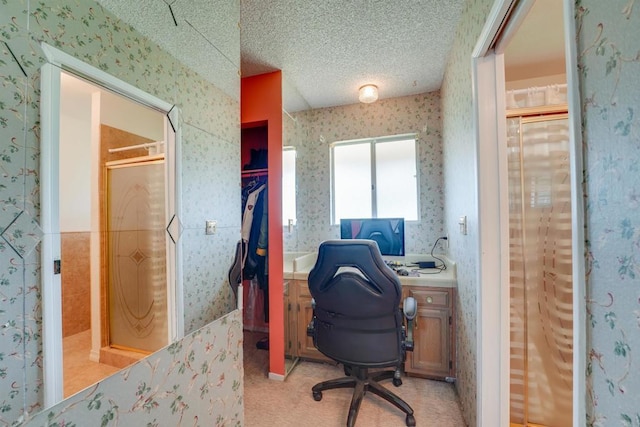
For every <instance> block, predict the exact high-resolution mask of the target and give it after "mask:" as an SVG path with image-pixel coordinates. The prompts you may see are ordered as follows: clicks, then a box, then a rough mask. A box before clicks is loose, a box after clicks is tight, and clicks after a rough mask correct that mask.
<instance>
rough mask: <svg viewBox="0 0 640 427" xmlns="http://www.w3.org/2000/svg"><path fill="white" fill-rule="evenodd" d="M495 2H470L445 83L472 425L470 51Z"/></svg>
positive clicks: (448, 215)
mask: <svg viewBox="0 0 640 427" xmlns="http://www.w3.org/2000/svg"><path fill="white" fill-rule="evenodd" d="M492 4H493V1H492V0H477V1H476V0H470V1H467V3H466V5H465V7H464V9H463V12H462V18H461V21H460V23H459V24H458V29H457V31H456V37H455V40H454V43H453V48H452V51H451V53H450V54H449V63H448V65H447V68H446V70H445V76H444V81H443V83H442V89H441V93H442V121H443V136H442V139H443V157H444V162H443V163H444V165H443V170H444V194H445V197H444V222H445V227H446V229H448V230H450V231H451V230H455V232H450V234H449V239H450V242H449V256H450V257H451V258H452V259H454V260H455V261H456V263H457V264H456V273H457V276H458V292H457V294H456V297H457V301H456V357H457V361H456V389H457V391H458V395H459V397H460V404H461V407H462V411H463V414H464V418H465V420H466V422H467V424H468V425H469V426H475V425H477V421H476V398H477V388H476V385H477V376H476V360H477V354H476V349H477V345H478V340H477V322H478V313H477V291H476V289H477V287H478V283H477V280H476V271H477V260H478V253H477V251H478V242H479V240H478V239H479V236H478V227H477V224H478V218H477V211H478V202H477V199H476V186H477V181H476V169H477V168H476V156H475V145H474V144H475V142H474V141H475V130H474V126H473V109H472V107H473V104H472V102H471V100H472V99H473V98H472V82H471V65H470V64H471V52H472V51H473V48H474V47H475V44H476V42H477V40H478V37H479V36H480V32H481V31H482V28H483V27H484V24H485V20H486V18H487V15H488V14H489V11H490V9H491V6H492ZM461 215H466V216H467V230H468V231H467V235H461V234H460V233H458V232H457V227H458V226H457V223H458V218H459V217H460V216H461Z"/></svg>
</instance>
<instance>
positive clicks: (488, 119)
mask: <svg viewBox="0 0 640 427" xmlns="http://www.w3.org/2000/svg"><path fill="white" fill-rule="evenodd" d="M536 7H539V8H541V9H542V11H543V12H544V15H543V18H542V19H543V20H545V21H544V22H546V23H547V24H549V23H550V22H551V20H552V19H553V22H554V23H555V24H553V25H552V26H553V28H557V29H558V30H559V32H560V34H561V35H562V37H563V39H562V40H561V41H560V43H559V45H560V48H559V50H560V53H561V55H562V57H563V58H562V61H563V62H562V64H561V65H562V66H561V73H563V74H564V76H563V78H566V85H565V86H564V87H565V88H566V92H565V93H566V98H565V100H564V103H565V105H564V106H562V107H561V106H558V105H553V106H552V107H550V108H546V107H548V106H547V105H546V104H548V103H547V102H546V101H547V100H553V102H551V104H559V102H557V101H558V98H559V97H558V92H559V89H560V85H559V83H562V82H556V81H546V82H545V81H542V80H545V78H548V77H549V76H550V75H551V74H556V73H548V72H546V74H545V71H543V70H544V69H545V66H543V65H545V64H542V63H541V62H540V63H539V64H538V65H539V66H537V65H536V64H535V63H534V64H528V65H526V67H525V68H528V69H529V70H535V71H542V74H539V75H538V76H534V75H530V76H528V77H526V78H522V79H521V80H527V79H528V81H526V82H524V81H523V82H522V83H523V84H525V86H524V87H520V88H514V87H510V86H509V85H510V83H511V80H514V79H512V78H509V77H508V76H509V73H510V70H509V68H508V67H509V66H510V65H513V64H509V63H508V62H509V61H510V58H509V57H508V49H509V45H510V43H511V42H512V41H513V40H514V39H516V38H517V37H519V36H524V37H525V38H527V39H528V41H529V42H533V43H532V47H531V48H530V49H527V48H522V47H520V48H519V53H520V54H522V55H523V56H525V57H526V56H528V57H529V59H530V58H531V57H533V56H534V54H535V53H536V52H538V54H542V55H544V54H547V55H548V54H549V52H546V51H545V49H548V47H546V45H545V37H546V36H547V35H548V33H549V31H546V30H542V29H543V28H546V26H544V25H542V26H541V25H539V24H538V27H537V28H535V31H534V32H528V34H527V33H526V28H527V27H526V25H525V23H526V21H527V20H528V19H530V18H531V17H533V16H535V15H536V11H535V8H536ZM532 11H533V13H531V12H532ZM557 13H560V16H559V17H558V16H554V17H553V18H550V14H557ZM573 16H574V14H573V4H572V2H569V1H564V2H562V3H560V2H550V1H548V0H522V1H512V0H499V1H496V2H495V4H494V7H493V9H492V11H491V13H490V16H489V18H488V20H487V24H486V25H485V28H484V30H483V32H482V35H481V37H480V39H479V40H478V43H477V45H476V48H475V49H474V52H473V55H472V57H473V74H474V108H475V110H476V123H475V124H476V128H477V129H478V147H477V156H478V188H479V193H478V205H479V213H478V215H479V220H480V224H479V227H480V229H481V230H482V233H481V234H482V236H481V238H480V254H481V256H480V260H479V262H480V264H481V265H482V268H480V269H479V271H480V274H479V283H480V290H479V295H480V298H479V317H480V319H481V320H480V325H479V328H478V330H479V344H478V345H479V348H478V360H479V362H478V364H479V372H480V373H479V379H478V424H481V425H503V426H507V425H527V426H533V425H539V424H538V423H541V425H550V424H551V422H550V420H549V419H548V418H547V419H544V418H538V417H537V414H536V408H535V406H536V398H535V393H539V392H540V390H541V388H545V387H546V389H545V390H544V393H546V395H545V397H544V398H545V399H546V400H547V401H548V402H553V406H557V407H559V408H561V409H560V411H561V412H562V417H561V419H558V420H559V422H560V424H556V421H557V420H553V421H554V422H553V425H581V422H582V420H584V409H585V408H584V402H582V401H581V400H582V399H581V397H582V396H584V394H585V384H584V375H583V373H584V367H585V359H586V355H585V352H586V349H585V347H584V343H585V340H584V319H585V313H584V289H581V287H580V286H579V285H580V283H582V281H583V279H584V259H583V257H582V255H583V253H584V238H583V234H582V229H583V227H582V223H583V219H584V215H583V213H582V192H581V186H580V183H581V182H582V168H581V146H580V133H579V129H580V109H579V102H578V91H577V84H578V79H577V67H576V65H575V58H576V55H575V53H574V52H575V45H574V43H573V42H571V41H573V40H575V37H574V33H575V30H574V22H573ZM564 40H567V41H569V42H568V43H565V42H564ZM541 76H542V77H543V79H542V80H536V79H537V78H540V77H541ZM565 76H566V77H565ZM516 80H517V79H516ZM534 87H541V88H542V90H533V89H532V88H534ZM506 89H510V90H514V91H516V92H511V93H509V91H507V90H506ZM517 91H519V93H518V92H517ZM511 95H522V96H523V97H524V98H523V99H519V100H517V99H513V98H512V97H511ZM540 100H542V110H545V108H546V111H536V109H537V108H540V105H539V104H538V101H540ZM520 102H522V105H520ZM517 109H522V111H521V114H515V115H513V117H516V119H510V120H516V122H515V123H514V122H511V123H508V122H507V113H509V112H510V111H511V110H517ZM524 110H527V111H524ZM563 112H564V113H565V114H566V115H565V116H546V117H545V115H547V114H562V113H563ZM558 124H560V125H559V129H560V131H559V133H560V137H558V135H556V134H555V132H556V130H557V129H555V127H557V125H558ZM549 127H551V128H554V129H549ZM510 130H511V134H510V133H509V131H510ZM508 135H510V136H511V137H512V138H513V141H515V140H518V143H517V144H512V145H508V144H507V141H508ZM531 135H534V136H533V139H535V140H539V139H542V140H543V141H542V142H541V144H537V143H531ZM549 138H551V139H553V140H554V142H553V143H552V144H551V145H549V144H548V142H549V141H548V139H549ZM523 140H528V141H523ZM544 140H546V141H544ZM556 142H560V143H561V144H565V145H564V146H563V147H561V148H558V147H556V146H555V145H554V144H555V143H556ZM525 147H526V148H525ZM556 154H558V156H556ZM525 157H527V161H524V162H523V159H524V158H525ZM510 160H511V161H513V163H514V164H517V165H518V166H517V167H515V168H514V167H511V168H510V165H509V161H510ZM530 161H533V165H534V166H536V168H534V169H539V168H538V166H540V165H543V164H545V163H546V165H547V166H549V167H550V168H549V169H547V170H546V171H543V172H541V173H539V174H535V173H534V174H531V170H530V169H527V171H526V172H524V169H523V168H527V166H526V164H527V163H530ZM511 166H513V165H511ZM560 170H562V172H561V173H557V172H558V171H560ZM537 172H540V171H539V170H538V171H537ZM562 174H564V175H563V176H562V177H560V175H562ZM510 178H511V181H512V182H511V184H515V185H514V186H510V185H509V184H510ZM556 178H558V180H557V181H556ZM560 184H561V185H560ZM495 189H499V191H498V192H497V193H498V194H497V195H495V194H490V192H492V191H493V192H495ZM555 190H560V192H559V193H554V191H555ZM556 202H557V204H556ZM531 208H533V210H534V211H536V212H535V213H532V212H531V210H530V209H531ZM536 215H538V216H537V221H538V222H537V224H535V226H532V227H531V228H533V229H535V232H537V233H538V234H537V235H536V234H531V231H533V230H531V229H529V228H530V227H529V225H527V223H526V221H523V218H527V217H528V218H531V219H534V218H536ZM517 216H520V217H521V218H517ZM534 222H535V220H534ZM514 224H518V225H517V226H514ZM567 225H568V226H567ZM545 230H546V231H545ZM559 230H561V232H560V231H559ZM540 231H543V233H542V236H543V237H544V235H547V236H549V239H547V240H544V239H538V237H539V236H540V233H539V232H540ZM518 239H520V240H521V241H520V242H517V240H518ZM525 242H528V243H529V244H527V243H525ZM538 243H541V244H538ZM528 246H535V247H536V250H537V252H536V253H535V254H534V255H531V254H525V253H524V251H523V249H524V248H525V247H528ZM494 248H495V249H494ZM485 249H487V250H485ZM517 255H522V257H520V258H518V257H517ZM540 266H542V267H541V268H538V267H540ZM556 268H559V270H555V269H556ZM518 269H519V270H518ZM524 270H527V271H526V272H525V271H524ZM528 274H530V275H529V276H528ZM517 276H522V280H521V283H522V284H523V285H522V286H520V287H517V286H515V287H514V286H513V284H514V283H515V282H517V280H514V279H517V278H518V277H517ZM556 279H562V280H556ZM496 283H499V286H496V285H495V284H496ZM558 290H560V292H559V293H558V294H553V295H552V294H551V293H548V294H547V292H555V291H558ZM549 296H552V297H553V298H548V297H549ZM538 303H539V304H538ZM534 308H535V310H534ZM535 311H537V314H536V313H535ZM527 319H528V320H529V321H530V323H529V324H528V326H527ZM551 319H553V320H551ZM496 331H498V333H496ZM536 331H537V332H540V331H542V334H541V335H540V334H536V336H535V338H533V337H532V335H531V333H532V332H536ZM523 338H524V339H523ZM518 343H519V344H518ZM540 353H547V354H544V356H550V357H549V359H550V360H551V361H550V362H549V360H547V361H546V362H543V361H542V359H541V358H538V356H539V355H540ZM550 353H553V354H550ZM532 359H536V360H534V361H532ZM536 366H537V367H538V368H540V374H541V375H542V376H541V377H538V376H536V375H537V373H536V374H533V376H532V375H531V369H533V368H536ZM515 371H518V372H516V373H515V374H514V372H515ZM534 377H535V380H532V378H534ZM542 377H546V378H542ZM550 377H553V378H550ZM496 378H499V381H496V380H495V379H496ZM541 378H542V379H541ZM536 380H539V381H538V384H536ZM554 381H560V384H556V383H553V382H554ZM554 384H555V385H554ZM536 385H538V386H540V387H541V388H539V389H538V390H537V391H533V389H532V388H531V387H529V386H536ZM534 389H535V387H534ZM518 390H519V391H521V392H522V393H519V397H515V395H518V393H517V391H518ZM514 392H515V393H514ZM552 392H555V393H556V394H555V395H551V393H552ZM492 396H498V398H497V399H493V398H492ZM518 399H519V400H518Z"/></svg>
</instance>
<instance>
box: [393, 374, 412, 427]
mask: <svg viewBox="0 0 640 427" xmlns="http://www.w3.org/2000/svg"><path fill="white" fill-rule="evenodd" d="M393 385H394V386H396V387H400V386H401V385H402V380H401V379H400V378H394V379H393ZM407 425H409V424H407Z"/></svg>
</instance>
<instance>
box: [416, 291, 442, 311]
mask: <svg viewBox="0 0 640 427" xmlns="http://www.w3.org/2000/svg"><path fill="white" fill-rule="evenodd" d="M410 294H411V296H412V297H414V298H415V299H416V301H417V302H418V308H421V307H449V303H450V301H449V295H450V293H449V292H448V291H435V290H415V289H412V290H411V291H410Z"/></svg>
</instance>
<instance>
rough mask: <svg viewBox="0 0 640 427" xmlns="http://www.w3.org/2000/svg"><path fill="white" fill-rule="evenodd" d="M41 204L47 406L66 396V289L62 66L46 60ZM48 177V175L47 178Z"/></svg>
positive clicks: (42, 78) (42, 79) (42, 74)
mask: <svg viewBox="0 0 640 427" xmlns="http://www.w3.org/2000/svg"><path fill="white" fill-rule="evenodd" d="M40 90H41V93H42V98H41V100H40V127H41V137H40V176H41V181H40V206H41V209H42V210H41V220H40V221H41V222H40V225H41V227H42V231H43V233H44V234H43V236H42V255H41V261H40V262H41V271H42V341H43V342H42V346H43V354H44V355H45V357H43V362H42V363H43V377H44V390H43V391H44V407H45V408H49V407H51V406H53V405H54V404H56V403H58V402H59V401H61V400H62V398H63V389H62V369H61V368H62V345H61V343H62V289H61V277H60V274H54V272H53V262H54V260H59V259H60V221H59V206H58V203H59V200H58V197H57V193H58V185H59V182H58V181H59V175H60V173H59V166H60V161H59V158H58V145H59V141H58V140H59V136H60V120H59V114H60V109H59V107H58V106H59V105H60V69H59V68H57V67H54V66H53V65H50V64H44V65H43V66H42V68H41V72H40ZM45 177H47V178H45Z"/></svg>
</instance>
